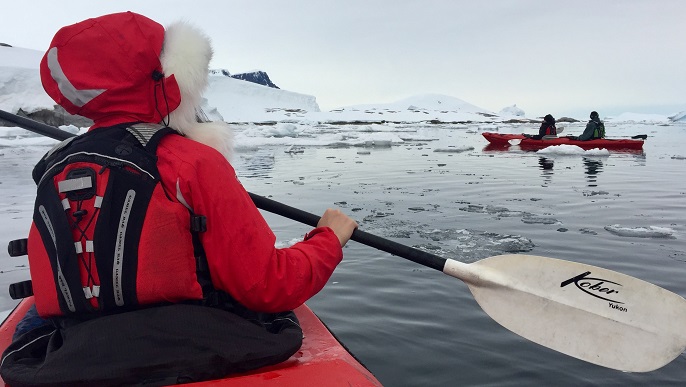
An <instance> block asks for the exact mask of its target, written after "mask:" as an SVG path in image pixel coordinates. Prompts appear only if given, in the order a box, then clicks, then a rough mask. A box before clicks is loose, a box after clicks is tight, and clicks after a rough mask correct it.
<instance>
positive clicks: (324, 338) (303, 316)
mask: <svg viewBox="0 0 686 387" xmlns="http://www.w3.org/2000/svg"><path fill="white" fill-rule="evenodd" d="M31 305H33V297H29V298H26V299H24V300H23V301H22V302H20V303H19V305H18V306H17V307H16V308H15V309H14V311H12V313H11V314H10V315H9V316H8V317H7V319H5V321H4V322H3V323H2V326H0V352H2V351H4V349H5V348H7V346H8V345H9V344H10V343H11V342H12V334H13V333H14V329H15V327H16V325H17V323H18V322H19V320H21V318H22V316H24V314H25V313H26V311H27V310H28V309H29V308H30V307H31ZM295 314H296V316H298V320H299V321H300V326H301V327H302V330H303V334H304V339H303V344H302V347H301V348H300V350H299V351H298V352H296V353H295V354H294V355H293V356H291V357H290V359H288V360H286V361H285V362H283V363H279V364H276V365H273V366H268V367H264V368H260V369H257V370H254V371H251V372H248V373H245V374H237V375H230V376H227V377H226V378H224V379H218V380H211V381H206V382H198V383H191V384H185V385H187V386H203V387H210V386H217V387H226V386H264V387H269V386H280V387H281V386H283V387H288V386H298V387H300V386H341V387H350V386H356V387H373V386H381V383H380V382H379V381H378V380H377V379H376V378H375V377H374V375H372V374H371V372H369V371H368V370H367V369H366V368H365V367H364V366H363V365H362V364H361V363H360V362H358V361H357V360H356V359H355V358H354V357H353V356H352V355H351V354H350V353H349V352H348V351H347V350H346V348H345V347H344V346H343V345H342V344H341V343H339V342H338V340H336V338H335V337H334V336H333V335H332V334H331V332H329V330H328V329H327V328H326V326H325V325H324V323H322V322H321V320H319V318H318V317H317V316H316V315H315V314H314V313H313V312H312V310H310V308H308V307H307V306H306V305H302V306H300V307H299V308H297V309H295ZM0 386H3V387H4V386H6V385H5V383H4V382H2V380H1V379H0Z"/></svg>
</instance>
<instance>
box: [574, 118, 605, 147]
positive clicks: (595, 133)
mask: <svg viewBox="0 0 686 387" xmlns="http://www.w3.org/2000/svg"><path fill="white" fill-rule="evenodd" d="M597 138H605V124H603V122H602V121H600V118H599V117H598V112H596V111H592V112H591V119H590V120H589V121H588V123H587V124H586V129H585V130H584V132H583V133H582V134H581V136H579V137H576V139H577V140H580V141H588V140H594V139H597Z"/></svg>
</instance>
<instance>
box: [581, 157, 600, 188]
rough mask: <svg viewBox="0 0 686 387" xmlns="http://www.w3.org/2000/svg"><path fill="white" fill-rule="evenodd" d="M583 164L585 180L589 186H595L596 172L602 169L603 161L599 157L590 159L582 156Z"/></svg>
mask: <svg viewBox="0 0 686 387" xmlns="http://www.w3.org/2000/svg"><path fill="white" fill-rule="evenodd" d="M583 160H584V166H585V167H586V181H587V182H588V186H589V187H597V186H598V184H597V182H598V174H600V172H602V171H603V161H602V160H600V159H592V158H589V157H584V158H583Z"/></svg>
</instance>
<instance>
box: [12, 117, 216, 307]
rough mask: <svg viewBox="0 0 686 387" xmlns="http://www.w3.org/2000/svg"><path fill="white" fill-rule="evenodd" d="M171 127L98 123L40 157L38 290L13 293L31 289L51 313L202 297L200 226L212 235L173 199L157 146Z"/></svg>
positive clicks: (33, 266)
mask: <svg viewBox="0 0 686 387" xmlns="http://www.w3.org/2000/svg"><path fill="white" fill-rule="evenodd" d="M171 132H173V131H172V129H169V128H163V127H162V126H160V125H152V124H137V125H120V126H115V127H110V128H98V129H95V130H92V131H90V132H88V133H86V134H83V135H81V136H78V137H74V138H72V139H69V140H67V141H64V142H62V143H61V144H59V145H58V146H57V147H56V148H54V149H53V150H51V151H50V152H48V153H47V154H46V155H45V156H44V157H43V159H41V160H40V162H39V163H38V164H37V165H36V167H35V168H34V171H33V178H34V180H35V181H36V184H37V185H38V191H37V195H36V203H35V207H34V218H33V225H32V227H31V232H30V233H29V238H28V243H27V245H28V255H29V266H30V270H31V278H32V282H31V285H32V286H31V287H27V286H26V284H24V286H21V285H17V287H15V293H20V294H15V296H17V295H18V296H26V295H28V294H26V293H29V292H30V291H32V292H33V294H34V295H35V300H36V307H37V309H38V312H39V313H40V315H41V316H43V317H48V316H63V315H74V314H83V313H102V312H104V313H107V312H115V311H122V310H129V309H133V308H136V307H137V306H138V305H141V304H143V305H145V304H155V303H160V302H180V301H184V300H201V299H202V297H203V289H202V286H201V283H200V282H203V281H205V280H204V279H201V280H198V275H197V266H198V264H197V261H196V257H195V256H196V255H197V254H198V253H199V251H198V248H197V247H195V248H194V243H193V242H194V241H193V239H194V237H193V234H192V232H201V231H204V229H203V226H204V224H203V223H202V220H203V219H204V218H203V217H201V216H200V217H198V216H194V214H191V213H189V211H188V209H187V208H186V207H184V206H183V205H182V204H181V203H178V202H177V201H174V200H172V199H171V198H170V197H169V195H167V193H166V192H165V191H164V187H163V186H162V184H161V182H160V176H159V171H158V169H157V157H156V151H157V146H158V144H159V142H160V140H161V139H162V138H163V137H164V136H165V135H167V134H169V133H171ZM196 239H197V238H196ZM197 244H199V242H198V243H197ZM194 250H195V251H194ZM162 267H163V268H164V270H159V269H160V268H162ZM207 281H209V280H208V279H207V280H206V281H205V282H207ZM31 288H32V289H31Z"/></svg>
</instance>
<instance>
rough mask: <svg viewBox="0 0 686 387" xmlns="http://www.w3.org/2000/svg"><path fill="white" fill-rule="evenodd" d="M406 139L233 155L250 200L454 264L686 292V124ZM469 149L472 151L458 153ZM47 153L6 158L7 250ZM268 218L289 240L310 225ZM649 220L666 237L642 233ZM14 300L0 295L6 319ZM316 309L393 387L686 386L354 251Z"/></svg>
mask: <svg viewBox="0 0 686 387" xmlns="http://www.w3.org/2000/svg"><path fill="white" fill-rule="evenodd" d="M238 130H239V131H240V130H242V128H239V129H238ZM325 130H328V131H332V132H335V131H337V130H348V129H344V128H337V127H327V128H325ZM403 130H406V131H408V132H410V133H415V134H421V135H418V136H416V138H421V140H414V141H408V142H406V143H404V144H402V145H394V146H392V147H331V146H317V147H304V148H302V152H301V153H286V152H285V151H286V150H288V149H287V148H288V147H287V146H265V147H261V148H260V149H259V150H251V151H243V152H240V153H238V154H237V155H236V157H235V159H234V162H233V164H234V165H235V167H236V169H237V172H238V174H239V177H240V179H241V181H242V183H243V184H244V186H245V187H246V188H247V189H248V190H249V191H251V192H254V193H257V194H261V195H264V196H270V197H271V198H273V199H275V200H277V201H280V202H282V203H285V204H289V205H291V206H294V207H298V208H300V209H303V210H306V211H310V212H314V213H322V212H323V211H324V209H326V208H327V207H340V208H342V209H343V210H344V211H346V212H347V213H348V214H350V215H351V216H353V217H354V218H355V219H356V220H358V222H359V223H360V227H361V229H363V230H365V231H368V232H371V233H374V234H376V235H379V236H383V237H386V238H389V239H392V240H395V241H398V242H400V243H403V244H406V245H410V246H414V247H419V248H423V249H427V250H429V251H432V252H433V253H435V254H438V255H442V256H445V257H448V258H453V259H456V260H459V261H462V262H467V263H469V262H475V261H478V260H480V259H483V258H486V257H489V256H493V255H498V254H507V253H518V252H521V253H526V254H533V255H541V256H547V257H552V258H560V259H566V260H571V261H577V262H583V263H587V264H591V265H596V266H601V267H604V268H608V269H611V270H616V271H619V272H623V273H625V274H628V275H631V276H634V277H637V278H641V279H643V280H646V281H648V282H651V283H654V284H656V285H658V286H661V287H664V288H666V289H668V290H670V291H672V292H675V293H677V294H680V295H682V296H686V242H684V240H685V238H686V220H685V218H686V217H685V215H686V182H684V181H685V179H684V172H683V171H684V169H686V148H682V146H681V145H680V144H684V143H686V127H684V126H650V125H621V126H614V127H613V126H611V125H608V133H609V134H610V135H612V134H615V135H633V134H641V133H645V134H648V135H649V139H648V141H647V142H646V144H645V147H644V151H643V152H641V153H611V154H610V155H607V156H586V155H567V156H561V155H560V156H545V157H542V156H540V155H538V154H537V153H533V152H523V151H519V150H517V148H513V149H511V150H509V151H491V150H488V149H487V148H485V147H486V141H485V140H484V139H483V138H482V137H481V135H480V134H479V132H480V131H481V130H482V129H479V127H478V126H477V125H475V126H468V127H465V126H459V127H457V126H453V127H451V126H426V127H422V126H410V127H407V128H404V129H403ZM500 130H501V131H513V132H516V131H518V130H519V131H521V130H522V129H521V128H501V129H500ZM530 131H531V132H533V131H534V130H530ZM567 131H568V132H569V133H578V132H580V131H581V129H580V128H578V127H574V126H570V127H568V128H567ZM464 146H471V147H473V149H470V150H466V151H462V152H458V151H457V150H460V149H462V147H464ZM436 150H438V151H436ZM451 150H452V151H451ZM44 151H45V148H22V149H10V148H5V149H0V153H3V155H2V156H0V159H2V165H1V166H0V213H1V214H2V220H3V222H2V223H3V225H1V226H0V227H1V228H0V230H2V231H3V233H4V235H3V236H5V237H6V239H7V240H9V239H13V238H19V237H23V236H24V235H25V233H26V232H27V230H28V224H29V222H30V218H31V209H32V205H33V195H34V187H33V185H32V182H31V180H30V170H31V168H32V164H33V163H34V162H35V161H36V160H37V159H38V158H39V157H40V156H41V154H42V153H43V152H44ZM265 217H266V218H267V220H268V221H269V223H270V224H271V225H272V227H273V229H274V231H275V232H276V234H277V237H278V238H279V241H280V242H281V243H288V242H289V241H292V240H293V239H295V238H299V237H301V236H302V235H303V234H304V233H305V232H307V231H308V230H309V228H308V227H306V226H303V225H299V224H297V223H294V222H293V221H290V220H288V219H284V218H281V217H278V216H275V215H271V214H265ZM608 226H610V227H608ZM650 226H653V227H662V228H665V229H667V230H669V232H668V233H667V234H666V235H662V236H661V237H659V235H658V236H650V235H642V234H639V233H635V232H632V230H635V229H636V228H639V227H650ZM608 229H609V230H608ZM613 230H619V231H614V232H613ZM2 254H3V256H1V257H0V259H1V263H0V264H1V266H0V268H2V274H0V289H5V288H6V286H7V284H9V283H11V282H15V281H18V280H23V279H26V278H28V270H27V268H26V266H25V265H26V262H25V260H23V261H22V259H19V260H16V259H12V260H10V258H7V257H6V253H5V252H4V251H3V252H2ZM14 304H15V302H14V301H12V300H10V299H9V297H8V296H7V295H5V294H0V309H9V308H11V307H12V306H13V305H14ZM308 305H309V306H310V307H311V308H312V309H313V310H314V311H315V312H316V313H317V314H318V315H319V316H320V317H321V318H322V320H324V322H325V323H326V324H327V325H328V326H329V327H330V328H331V329H332V330H333V331H334V332H335V333H336V335H337V336H338V337H339V339H341V341H343V342H344V343H345V344H346V345H347V346H348V348H349V349H350V350H351V351H352V352H353V353H354V354H355V355H356V356H357V357H358V358H359V359H360V360H361V361H362V362H363V363H364V364H365V365H366V366H367V367H368V368H369V369H370V370H371V371H372V372H373V373H374V374H375V375H376V376H377V378H378V379H379V380H380V381H381V382H382V383H384V384H385V385H387V386H457V385H467V386H469V385H497V386H527V385H541V386H548V385H556V386H579V385H616V386H620V385H622V386H624V385H683V384H684V383H685V382H686V355H683V354H682V355H681V356H679V357H678V358H677V359H676V360H675V361H673V362H672V363H670V364H669V365H667V366H665V367H664V368H661V369H659V370H657V371H653V372H649V373H641V374H631V373H623V372H619V371H614V370H610V369H606V368H603V367H599V366H595V365H591V364H588V363H585V362H582V361H579V360H576V359H574V358H571V357H568V356H566V355H562V354H559V353H557V352H555V351H553V350H550V349H547V348H545V347H542V346H540V345H537V344H534V343H531V342H529V341H527V340H526V339H522V338H520V337H519V336H517V335H515V334H513V333H511V332H509V331H508V330H506V329H504V328H502V327H501V326H500V325H498V324H497V323H496V322H494V321H493V320H491V318H490V317H488V315H486V314H485V313H484V312H483V311H482V310H481V308H480V307H479V306H478V304H477V303H476V302H475V301H474V298H473V297H472V295H471V293H470V292H469V290H468V288H467V286H466V285H465V284H463V283H462V282H461V281H460V280H457V279H454V278H452V277H448V276H446V275H444V274H442V273H440V272H437V271H435V270H432V269H428V268H425V267H423V266H420V265H417V264H415V263H412V262H410V261H406V260H404V259H402V258H399V257H394V256H391V255H389V254H386V253H382V252H379V251H376V250H374V249H371V248H369V247H366V246H363V245H360V244H358V243H355V242H350V243H349V244H348V246H346V248H345V258H344V261H343V263H342V264H341V265H340V266H339V267H338V268H337V270H336V272H335V273H334V275H333V277H332V278H331V280H330V283H329V284H328V285H327V286H326V287H325V288H324V290H323V291H322V292H321V293H319V294H318V295H317V296H315V297H314V298H313V299H312V300H310V301H309V302H308ZM523 318H525V317H523ZM551 329H555V328H554V327H551ZM589 329H592V327H589ZM685 329H686V327H685ZM599 345H602V343H599Z"/></svg>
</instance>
